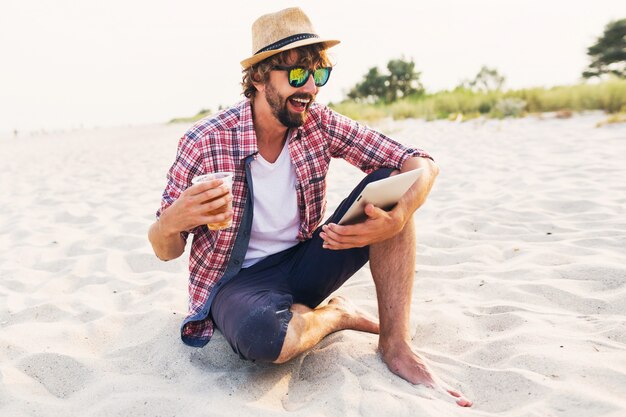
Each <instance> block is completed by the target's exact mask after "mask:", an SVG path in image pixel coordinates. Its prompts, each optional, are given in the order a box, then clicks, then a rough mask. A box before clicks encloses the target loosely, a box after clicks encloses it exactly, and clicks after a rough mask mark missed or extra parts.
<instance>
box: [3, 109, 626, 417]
mask: <svg viewBox="0 0 626 417" xmlns="http://www.w3.org/2000/svg"><path fill="white" fill-rule="evenodd" d="M603 118H604V116H603V115H601V114H598V113H590V114H586V115H579V116H576V117H574V118H572V119H568V120H559V119H556V118H554V117H553V116H552V115H544V116H543V118H541V119H539V118H537V117H528V118H525V119H519V120H504V121H496V120H491V121H485V120H475V121H470V122H466V123H452V122H444V121H441V122H439V121H438V122H424V121H415V120H407V121H402V122H385V123H383V124H382V125H381V128H382V129H383V130H385V131H386V132H388V133H390V134H391V135H393V136H394V137H396V138H398V139H399V140H401V141H403V142H405V143H408V144H416V145H418V146H421V147H424V148H425V149H428V150H429V151H430V152H432V154H433V155H434V156H435V157H436V159H437V161H438V163H439V164H440V166H441V169H442V173H441V175H440V177H439V180H438V182H437V184H436V186H435V189H434V190H433V192H432V194H431V197H430V198H429V201H428V202H427V204H426V205H425V206H424V207H422V209H420V210H419V211H418V213H417V214H416V217H415V219H416V222H417V225H418V232H417V233H418V241H419V245H418V249H417V265H416V271H415V285H414V291H413V294H414V296H413V304H412V311H411V326H412V331H413V343H414V345H415V347H416V348H417V350H418V351H419V352H421V353H422V354H423V355H424V357H425V358H426V359H427V360H428V363H429V364H430V366H431V367H432V368H433V369H434V370H435V371H436V372H437V374H438V375H439V376H440V377H441V378H442V379H444V380H445V381H446V382H447V383H448V384H450V385H451V386H453V387H454V388H457V389H459V390H460V391H462V392H463V393H464V394H465V395H466V396H467V397H469V398H471V399H472V400H473V401H474V402H475V406H474V407H473V408H472V409H470V410H468V409H461V408H460V407H457V406H456V405H455V404H454V403H453V402H452V401H449V399H447V398H445V397H443V396H440V395H439V394H437V393H436V392H434V391H433V390H430V389H427V388H424V387H415V386H413V385H411V384H409V383H407V382H405V381H403V380H400V379H399V378H397V377H396V376H394V375H393V374H391V373H390V372H389V371H388V370H387V368H386V366H385V365H384V364H383V363H382V362H381V360H380V357H379V355H378V354H377V352H376V345H377V338H376V336H374V335H369V334H361V333H357V332H353V331H343V332H339V333H336V334H333V335H331V336H329V337H328V338H326V339H325V340H323V341H322V343H321V344H320V345H319V346H317V347H316V348H314V349H313V350H311V351H310V352H307V353H306V354H303V355H301V356H300V357H299V358H297V359H295V360H293V361H292V362H290V363H287V364H285V365H282V366H275V365H262V364H254V363H250V362H244V361H241V360H240V359H239V358H238V357H237V356H236V355H235V354H234V353H233V352H232V351H231V349H230V347H229V346H228V345H227V343H226V342H225V341H224V339H223V338H222V337H221V335H219V334H216V336H215V337H214V339H213V340H212V341H211V342H210V344H209V345H208V346H207V347H205V348H202V349H197V348H190V347H187V346H185V345H183V344H182V342H180V339H179V336H178V329H179V325H180V321H181V319H182V318H183V316H184V314H185V309H186V300H187V293H186V288H187V286H186V280H187V276H186V275H187V274H186V267H187V259H186V257H185V256H183V257H182V258H181V259H178V260H175V261H171V262H167V263H163V262H160V261H158V260H157V259H156V257H154V255H153V253H152V249H151V247H150V245H149V243H148V241H147V238H146V232H147V229H148V226H149V225H150V224H151V222H152V221H153V219H154V212H155V210H156V209H157V207H158V204H159V200H160V194H161V191H162V188H163V186H164V183H165V172H166V170H167V168H168V167H169V165H170V163H171V162H172V160H173V158H174V154H175V149H176V144H177V140H178V138H179V136H180V135H181V134H182V132H183V131H184V130H185V125H168V126H144V127H124V128H110V129H99V130H81V131H74V132H63V133H49V134H40V135H34V136H33V135H23V134H22V135H20V136H18V137H4V138H0V139H1V140H0V167H1V168H0V190H1V191H2V200H1V201H2V202H1V203H0V213H1V215H0V415H1V416H3V417H4V416H6V417H19V416H81V417H86V416H103V417H104V416H106V417H115V416H120V417H122V416H124V417H129V416H183V417H187V416H258V415H267V416H278V415H296V416H336V417H339V416H342V417H343V416H376V417H379V416H387V415H389V416H433V417H434V416H437V417H439V416H507V417H509V416H551V417H556V416H584V417H594V416H610V417H618V416H625V415H626V318H625V315H624V313H625V312H626V158H625V157H624V155H626V125H624V124H622V125H613V126H604V127H601V128H596V127H595V125H596V123H597V122H598V121H600V120H602V119H603ZM360 177H361V174H360V172H359V171H358V170H356V169H354V168H352V167H349V166H347V165H346V164H345V163H344V162H337V163H333V166H332V168H331V173H330V176H329V181H330V182H329V183H330V192H329V196H328V197H329V208H330V209H332V208H334V207H335V206H336V205H337V203H338V202H339V200H340V198H342V196H343V195H345V194H346V193H347V192H348V191H349V190H350V188H351V187H352V185H354V184H356V182H357V180H358V179H359V178H360ZM339 293H340V294H342V295H344V296H346V297H348V298H350V299H351V300H352V301H353V302H355V303H356V304H357V305H360V306H361V307H362V308H363V309H365V310H367V311H368V312H370V313H373V314H376V302H375V293H374V286H373V283H372V280H371V278H370V275H369V270H368V269H367V267H366V268H364V269H363V270H362V271H360V272H359V273H358V274H357V275H356V276H355V277H354V278H353V279H352V280H350V281H349V282H348V283H347V284H346V285H345V286H344V287H343V288H342V289H341V290H340V291H339Z"/></svg>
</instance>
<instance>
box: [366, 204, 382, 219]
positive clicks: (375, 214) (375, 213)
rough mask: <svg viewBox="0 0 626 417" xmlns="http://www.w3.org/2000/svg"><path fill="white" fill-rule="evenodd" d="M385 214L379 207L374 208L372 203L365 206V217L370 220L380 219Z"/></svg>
mask: <svg viewBox="0 0 626 417" xmlns="http://www.w3.org/2000/svg"><path fill="white" fill-rule="evenodd" d="M386 213H387V212H386V211H385V210H383V209H381V208H379V207H376V206H375V205H373V204H372V203H369V204H368V205H366V206H365V214H366V215H367V217H369V218H370V219H372V220H375V219H377V218H379V217H382V216H384V215H386Z"/></svg>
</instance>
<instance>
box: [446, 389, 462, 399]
mask: <svg viewBox="0 0 626 417" xmlns="http://www.w3.org/2000/svg"><path fill="white" fill-rule="evenodd" d="M448 393H449V394H450V395H452V396H453V397H457V398H460V397H461V394H459V393H458V392H456V391H452V390H451V389H449V390H448Z"/></svg>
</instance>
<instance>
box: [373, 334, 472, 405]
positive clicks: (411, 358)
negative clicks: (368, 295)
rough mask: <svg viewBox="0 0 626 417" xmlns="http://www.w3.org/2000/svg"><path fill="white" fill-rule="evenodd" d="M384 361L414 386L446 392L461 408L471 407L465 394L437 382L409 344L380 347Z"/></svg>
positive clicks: (392, 370)
mask: <svg viewBox="0 0 626 417" xmlns="http://www.w3.org/2000/svg"><path fill="white" fill-rule="evenodd" d="M378 348H379V350H380V353H381V355H382V357H383V361H385V363H386V364H387V367H388V368H389V370H390V371H391V372H393V373H394V374H396V375H398V376H399V377H401V378H404V379H406V380H407V381H409V382H410V383H412V384H415V385H418V384H421V385H425V386H427V387H429V388H433V389H435V390H437V391H441V392H444V393H446V394H448V395H451V396H452V397H454V400H455V401H456V403H457V404H458V405H460V406H461V407H471V406H472V402H471V401H470V400H468V399H467V398H465V397H464V396H463V394H461V393H459V392H457V391H454V390H452V389H451V388H450V387H448V386H447V385H446V384H444V383H443V382H439V381H436V380H435V377H434V375H433V373H432V372H431V371H430V369H428V367H427V366H426V363H424V360H423V359H422V358H421V357H420V356H419V355H418V354H417V353H415V352H413V350H412V349H411V347H410V346H409V345H408V344H407V343H404V342H402V343H399V346H396V345H392V344H388V345H387V346H383V345H382V343H380V344H379V346H378Z"/></svg>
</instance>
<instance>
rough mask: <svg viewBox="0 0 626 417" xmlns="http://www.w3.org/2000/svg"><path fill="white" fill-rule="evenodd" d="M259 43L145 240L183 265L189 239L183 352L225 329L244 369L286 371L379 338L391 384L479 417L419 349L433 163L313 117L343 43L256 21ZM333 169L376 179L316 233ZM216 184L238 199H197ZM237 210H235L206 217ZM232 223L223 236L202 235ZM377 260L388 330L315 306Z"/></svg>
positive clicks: (268, 19) (366, 132) (175, 176)
mask: <svg viewBox="0 0 626 417" xmlns="http://www.w3.org/2000/svg"><path fill="white" fill-rule="evenodd" d="M252 38H253V42H252V43H253V55H252V56H251V57H250V58H247V59H245V60H243V61H242V62H241V64H242V67H243V69H244V76H243V88H244V95H245V96H246V100H244V101H243V102H241V103H239V104H237V105H236V106H234V107H232V108H230V109H227V110H225V111H223V112H221V113H220V114H218V115H216V116H213V117H209V118H206V119H203V120H202V121H200V122H198V123H196V124H195V125H194V126H193V127H192V128H191V129H190V130H189V131H187V133H186V134H185V135H184V136H183V137H182V139H181V140H180V142H179V146H178V152H177V157H176V160H175V162H174V164H173V165H172V167H171V169H170V170H169V173H168V183H167V186H166V189H165V191H164V193H163V200H162V204H161V208H160V209H159V210H158V212H157V218H158V220H157V221H156V222H155V223H154V224H153V225H152V226H151V228H150V231H149V238H150V242H151V243H152V246H153V248H154V251H155V253H156V255H157V256H158V257H159V258H160V259H162V260H169V259H174V258H177V257H178V256H180V255H181V254H182V253H183V251H184V248H185V243H186V240H187V237H188V235H189V233H193V234H194V238H193V243H192V246H191V254H190V263H189V269H190V278H189V292H190V312H189V315H188V316H187V318H186V319H185V320H184V322H183V325H182V328H181V337H182V339H183V341H184V342H185V343H187V344H189V345H191V346H204V345H205V344H207V343H208V341H209V339H210V337H211V335H212V334H213V329H214V326H217V328H218V329H219V330H220V331H221V332H222V334H223V335H224V337H225V338H226V340H227V341H228V342H229V343H230V345H231V346H232V348H233V350H234V351H235V352H236V353H238V354H239V355H240V356H241V357H242V358H245V359H249V360H257V361H266V362H275V363H283V362H286V361H288V360H290V359H291V358H294V357H295V356H297V355H299V354H300V353H302V352H304V351H306V350H308V349H310V348H312V347H313V346H315V345H316V344H317V343H318V342H319V341H320V340H321V339H322V338H324V337H325V336H326V335H328V334H330V333H332V332H335V331H338V330H343V329H352V330H359V331H365V332H370V333H379V334H380V335H379V350H380V353H381V356H382V358H383V360H384V361H385V363H386V364H387V366H388V367H389V369H390V370H391V371H392V372H394V373H396V374H398V375H399V376H401V377H402V378H404V379H406V380H408V381H410V382H412V383H414V384H424V385H427V386H430V387H434V388H437V389H439V390H442V391H443V392H446V395H451V396H452V397H453V398H454V399H455V401H456V402H457V403H458V404H459V405H461V406H470V405H471V402H470V401H469V400H467V399H465V398H464V397H463V396H462V395H461V394H459V393H457V392H455V391H452V390H451V389H449V388H447V387H445V386H444V385H443V384H442V383H441V382H437V381H436V380H435V378H434V376H433V374H432V373H431V371H430V370H429V369H428V368H427V367H426V365H425V364H424V362H423V360H422V359H421V358H420V356H419V355H418V354H417V353H415V352H414V351H413V349H412V347H411V339H410V332H409V309H410V302H411V289H412V285H413V275H414V265H415V228H414V226H413V220H412V215H413V212H414V211H415V210H416V209H417V208H418V207H420V206H421V205H422V204H423V203H424V201H425V200H426V197H427V195H428V193H429V191H430V189H431V187H432V185H433V182H434V180H435V177H436V176H437V173H438V168H437V167H436V165H435V164H434V162H433V161H432V159H431V158H430V156H429V155H428V154H427V153H426V152H424V151H421V150H418V149H410V148H407V147H404V146H402V145H400V144H399V143H397V142H395V141H393V140H391V139H390V138H388V137H386V136H384V135H383V134H381V133H378V132H375V131H373V130H370V129H368V128H366V127H364V126H361V125H359V124H358V123H356V122H354V121H352V120H349V119H347V118H345V117H343V116H341V115H339V114H337V113H335V112H334V111H332V110H330V109H329V108H327V107H325V106H322V105H319V104H316V103H314V100H315V97H316V95H317V93H318V92H319V89H320V88H321V87H322V86H323V85H324V84H325V83H326V82H327V81H328V78H329V76H330V72H331V69H332V68H331V64H330V62H329V59H328V56H327V54H326V49H328V48H330V47H332V46H334V45H336V44H337V43H339V41H336V40H328V39H322V38H320V37H319V36H318V35H317V34H316V33H315V30H314V29H313V27H312V25H311V22H310V21H309V19H308V17H307V16H306V15H305V14H304V13H303V12H302V10H300V9H299V8H290V9H285V10H282V11H279V12H277V13H272V14H268V15H264V16H262V17H260V18H259V19H258V20H257V21H256V22H255V23H254V24H253V27H252ZM331 157H338V158H343V159H345V160H347V161H348V162H350V163H351V164H353V165H355V166H357V167H359V168H361V169H362V170H363V171H365V172H367V173H369V175H368V176H367V177H366V178H365V179H364V180H363V181H362V182H361V184H359V185H358V186H357V187H356V188H355V190H354V191H353V192H352V194H351V195H350V196H349V197H348V198H347V199H346V200H344V202H343V203H342V204H341V206H340V207H339V208H338V209H337V211H336V212H335V213H334V214H333V215H332V216H331V218H330V220H329V221H328V222H327V223H326V224H325V225H323V226H322V227H319V223H320V221H321V220H322V216H323V214H324V209H325V205H326V181H325V178H326V173H327V170H328V165H329V162H330V159H331ZM418 168H423V169H424V172H423V175H421V176H420V177H419V179H418V181H417V182H416V183H415V184H414V185H413V186H412V187H411V188H410V189H409V191H408V192H407V193H406V194H405V195H404V196H403V197H402V199H401V201H400V202H399V203H398V204H397V205H396V207H395V208H394V209H393V210H391V211H389V212H386V211H384V210H381V209H380V208H377V207H374V206H373V205H371V204H370V205H368V206H367V207H366V214H367V220H366V221H364V222H362V223H360V224H356V225H351V226H340V225H338V224H337V221H338V220H339V219H340V218H341V216H342V215H343V213H344V212H345V211H346V210H347V208H348V207H349V205H350V204H351V202H352V201H353V200H354V199H355V198H356V197H357V195H358V193H359V191H360V190H362V188H363V187H364V186H365V184H367V183H368V182H371V181H376V180H378V179H382V178H385V177H387V176H389V175H394V174H396V173H398V172H406V171H409V170H413V169H418ZM218 171H230V172H233V173H234V180H233V185H232V194H231V193H229V192H228V190H227V189H226V188H224V185H223V184H222V183H221V181H220V180H213V181H208V182H204V183H198V184H195V185H191V180H192V178H193V177H194V176H197V175H200V174H204V173H207V172H218ZM229 203H232V210H227V211H224V212H222V213H219V214H207V213H209V212H212V211H214V210H216V209H219V208H220V207H225V206H226V207H230V205H228V204H229ZM218 211H219V210H218ZM230 218H232V226H231V227H230V228H227V229H224V230H219V231H211V230H208V229H207V227H206V226H205V225H206V224H207V223H217V222H221V221H225V220H228V219H230ZM368 260H369V262H370V267H371V271H372V276H373V279H374V283H375V286H376V293H377V298H378V310H379V317H380V325H379V323H378V321H376V320H374V319H372V318H370V317H368V316H367V315H366V314H364V313H363V312H361V311H359V310H358V309H356V308H355V307H354V306H353V305H352V304H350V303H349V302H348V301H347V300H345V299H343V298H340V297H338V298H334V299H332V300H331V301H330V302H329V303H327V304H326V305H321V306H320V304H321V303H322V302H323V301H324V300H325V299H326V298H327V297H328V296H329V295H330V294H331V293H332V292H333V291H335V290H336V289H337V288H339V287H340V286H341V285H342V284H343V283H344V282H345V281H346V280H347V279H348V278H349V277H350V276H351V275H353V274H354V273H355V272H356V271H357V270H358V269H360V268H361V267H362V266H363V265H364V264H365V263H366V262H367V261H368Z"/></svg>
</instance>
